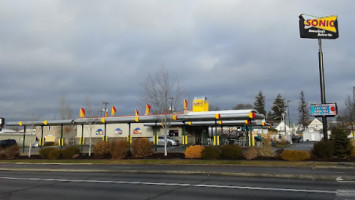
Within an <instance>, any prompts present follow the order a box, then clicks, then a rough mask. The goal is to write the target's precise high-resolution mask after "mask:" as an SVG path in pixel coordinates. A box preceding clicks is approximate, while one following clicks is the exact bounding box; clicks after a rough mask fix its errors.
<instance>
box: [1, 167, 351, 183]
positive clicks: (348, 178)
mask: <svg viewBox="0 0 355 200" xmlns="http://www.w3.org/2000/svg"><path fill="white" fill-rule="evenodd" d="M0 171H14V172H18V171H21V172H76V173H119V174H170V175H206V176H211V175H213V176H233V177H247V178H283V179H307V180H326V181H335V180H338V179H339V178H341V180H343V181H355V176H346V177H339V176H334V175H328V176H327V175H296V174H272V173H240V172H206V171H154V170H98V169H94V170H91V169H34V168H26V169H23V168H0Z"/></svg>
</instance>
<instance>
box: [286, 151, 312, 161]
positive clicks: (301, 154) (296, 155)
mask: <svg viewBox="0 0 355 200" xmlns="http://www.w3.org/2000/svg"><path fill="white" fill-rule="evenodd" d="M280 156H281V158H282V159H283V160H287V161H303V160H309V159H310V158H311V154H310V153H309V152H308V151H300V150H284V151H283V152H282V153H281V155H280Z"/></svg>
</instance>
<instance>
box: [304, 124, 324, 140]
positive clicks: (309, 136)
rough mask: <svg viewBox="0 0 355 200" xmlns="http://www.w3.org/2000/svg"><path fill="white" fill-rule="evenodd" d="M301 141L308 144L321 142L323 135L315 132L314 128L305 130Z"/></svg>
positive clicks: (318, 131) (317, 131)
mask: <svg viewBox="0 0 355 200" xmlns="http://www.w3.org/2000/svg"><path fill="white" fill-rule="evenodd" d="M302 137H303V141H305V142H308V141H312V142H318V141H321V140H322V138H323V133H322V132H321V131H320V130H317V129H316V128H313V127H311V128H307V129H306V130H305V131H303V136H302Z"/></svg>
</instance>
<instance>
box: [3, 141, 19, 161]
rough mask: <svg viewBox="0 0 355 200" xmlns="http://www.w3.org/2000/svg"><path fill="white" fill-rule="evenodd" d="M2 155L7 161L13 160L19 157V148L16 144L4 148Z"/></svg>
mask: <svg viewBox="0 0 355 200" xmlns="http://www.w3.org/2000/svg"><path fill="white" fill-rule="evenodd" d="M4 154H5V156H6V158H7V159H14V158H16V157H17V156H19V155H20V147H19V146H18V145H17V144H15V145H12V146H9V147H6V148H5V150H4Z"/></svg>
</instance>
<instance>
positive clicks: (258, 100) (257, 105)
mask: <svg viewBox="0 0 355 200" xmlns="http://www.w3.org/2000/svg"><path fill="white" fill-rule="evenodd" d="M254 109H255V110H257V111H258V113H260V114H263V115H264V116H266V110H265V96H264V95H263V93H262V92H261V91H259V93H258V95H257V96H256V97H255V102H254Z"/></svg>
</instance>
